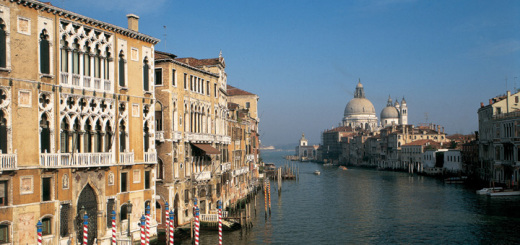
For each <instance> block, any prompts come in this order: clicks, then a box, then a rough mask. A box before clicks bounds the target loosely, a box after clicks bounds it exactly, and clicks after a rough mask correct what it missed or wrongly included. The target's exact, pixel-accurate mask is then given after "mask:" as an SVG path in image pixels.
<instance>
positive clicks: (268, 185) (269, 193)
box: [267, 180, 271, 216]
mask: <svg viewBox="0 0 520 245" xmlns="http://www.w3.org/2000/svg"><path fill="white" fill-rule="evenodd" d="M267 192H268V194H267V196H268V198H269V216H271V181H269V180H267Z"/></svg>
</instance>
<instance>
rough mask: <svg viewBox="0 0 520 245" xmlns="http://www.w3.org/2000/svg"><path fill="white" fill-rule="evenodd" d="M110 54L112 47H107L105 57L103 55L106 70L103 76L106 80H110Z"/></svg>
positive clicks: (104, 69)
mask: <svg viewBox="0 0 520 245" xmlns="http://www.w3.org/2000/svg"><path fill="white" fill-rule="evenodd" d="M110 55H111V53H110V48H109V47H106V49H105V57H103V72H104V77H103V78H104V79H105V80H110V62H109V61H110V60H112V58H111V57H110ZM105 89H106V88H105Z"/></svg>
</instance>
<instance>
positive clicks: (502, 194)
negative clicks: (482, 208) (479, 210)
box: [487, 190, 520, 197]
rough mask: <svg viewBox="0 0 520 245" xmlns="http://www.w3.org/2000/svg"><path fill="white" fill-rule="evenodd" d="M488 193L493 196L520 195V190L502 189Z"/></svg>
mask: <svg viewBox="0 0 520 245" xmlns="http://www.w3.org/2000/svg"><path fill="white" fill-rule="evenodd" d="M487 195H488V196H491V197H496V196H520V191H513V190H502V191H496V192H490V193H488V194H487Z"/></svg>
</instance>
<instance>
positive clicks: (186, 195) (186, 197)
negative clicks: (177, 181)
mask: <svg viewBox="0 0 520 245" xmlns="http://www.w3.org/2000/svg"><path fill="white" fill-rule="evenodd" d="M189 202H190V190H184V203H189Z"/></svg>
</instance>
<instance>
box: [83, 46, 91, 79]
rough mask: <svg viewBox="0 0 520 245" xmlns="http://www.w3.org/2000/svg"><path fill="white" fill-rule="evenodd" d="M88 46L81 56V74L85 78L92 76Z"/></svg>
mask: <svg viewBox="0 0 520 245" xmlns="http://www.w3.org/2000/svg"><path fill="white" fill-rule="evenodd" d="M90 52H91V51H90V46H87V47H86V48H85V53H84V54H83V74H84V75H85V76H87V77H90V76H91V75H92V74H91V72H90V67H91V63H90Z"/></svg>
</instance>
